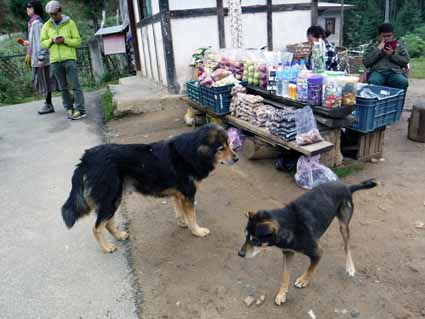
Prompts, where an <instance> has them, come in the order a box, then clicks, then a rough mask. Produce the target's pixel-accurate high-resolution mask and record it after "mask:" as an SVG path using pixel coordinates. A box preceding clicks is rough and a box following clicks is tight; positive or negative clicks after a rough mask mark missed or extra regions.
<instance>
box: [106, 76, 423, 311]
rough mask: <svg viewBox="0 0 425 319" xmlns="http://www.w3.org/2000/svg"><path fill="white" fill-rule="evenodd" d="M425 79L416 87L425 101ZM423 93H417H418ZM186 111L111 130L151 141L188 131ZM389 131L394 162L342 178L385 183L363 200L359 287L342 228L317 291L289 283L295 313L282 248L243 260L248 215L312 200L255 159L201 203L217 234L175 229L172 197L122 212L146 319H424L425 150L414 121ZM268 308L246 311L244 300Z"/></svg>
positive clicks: (216, 184)
mask: <svg viewBox="0 0 425 319" xmlns="http://www.w3.org/2000/svg"><path fill="white" fill-rule="evenodd" d="M424 84H425V82H423V83H422V82H415V83H414V85H413V87H412V83H411V92H412V96H411V97H410V98H409V100H408V102H407V104H408V108H410V106H411V104H412V103H413V102H415V101H416V100H417V99H418V98H419V97H420V95H419V94H420V93H418V92H420V90H421V88H423V85H424ZM415 94H416V95H415ZM183 112H184V109H182V108H176V109H175V110H168V111H163V112H159V113H150V114H147V115H144V116H138V117H129V118H124V119H120V120H116V121H113V122H111V123H110V124H109V125H108V128H109V136H110V139H111V141H113V142H119V143H145V142H151V141H155V140H158V139H162V138H168V137H170V136H174V135H176V134H178V133H181V132H184V131H188V130H190V128H187V127H185V126H184V125H183V121H182V115H183ZM409 115H410V113H409V112H404V113H403V116H402V121H401V122H400V123H399V124H395V125H393V126H391V127H389V128H388V129H387V131H386V136H385V147H384V152H385V155H384V157H385V162H379V163H377V164H373V163H368V164H366V165H365V168H364V170H362V171H360V172H358V173H356V174H355V175H352V176H350V177H348V178H346V179H345V181H346V182H348V183H355V182H359V181H361V180H364V179H366V178H371V177H376V178H377V179H379V180H380V181H381V186H380V187H378V188H375V189H372V190H367V191H362V192H358V193H356V194H355V196H354V203H355V207H356V208H355V213H354V217H353V220H352V222H351V234H352V240H351V243H352V254H353V259H354V262H355V265H356V268H357V274H356V277H354V278H349V277H348V276H347V275H346V274H345V258H344V251H343V245H342V239H341V235H340V234H339V231H338V226H337V223H336V222H334V223H333V224H332V225H331V227H330V229H329V230H328V232H327V233H326V234H325V235H324V237H323V239H322V246H323V247H324V256H323V258H322V261H321V262H320V264H319V267H318V269H317V272H316V275H315V278H314V279H313V281H312V282H311V284H310V286H308V287H307V288H304V289H298V288H295V287H294V286H292V287H291V288H290V290H289V294H288V299H287V302H286V304H284V305H283V306H281V307H278V306H276V305H275V304H274V296H275V294H276V292H277V289H278V287H279V284H280V278H281V269H282V257H281V252H280V251H278V250H277V249H276V250H275V251H271V252H268V253H265V254H262V255H260V256H257V257H256V258H255V259H242V258H240V257H239V256H238V250H239V248H240V246H241V245H242V243H243V240H244V232H243V231H244V227H245V225H246V217H245V213H246V212H247V211H248V210H256V209H260V208H277V207H281V206H283V205H285V204H287V203H288V202H289V201H291V200H293V199H295V198H296V197H297V196H299V195H300V194H302V193H303V190H302V189H300V188H298V187H297V186H296V185H295V183H294V181H293V178H292V177H291V176H289V175H288V174H285V173H282V172H278V171H276V170H275V168H274V164H273V162H272V161H255V162H253V161H248V160H246V159H244V158H241V160H240V161H239V162H238V163H237V164H236V165H234V166H231V167H225V166H222V167H219V168H218V169H217V170H215V171H214V172H213V173H212V174H211V176H210V177H209V178H208V179H206V180H205V181H204V182H203V183H202V185H201V188H200V192H199V193H198V196H197V212H198V220H199V224H200V225H201V226H205V227H208V228H209V229H210V230H211V235H210V236H208V237H207V238H196V237H194V236H192V235H191V234H190V232H189V231H188V230H185V229H181V228H179V227H177V225H176V223H175V218H174V211H173V207H172V203H171V201H170V200H165V199H153V198H143V197H141V196H140V195H136V194H129V195H128V196H127V199H126V200H125V201H124V203H123V205H122V207H121V210H122V211H123V212H124V214H126V215H127V217H128V219H129V230H130V236H131V254H132V260H133V262H134V265H133V266H134V267H135V271H136V273H137V275H138V279H139V284H140V287H141V288H142V290H143V299H144V300H143V302H141V303H140V308H141V309H140V310H141V313H142V317H143V318H146V319H151V318H152V319H153V318H155V319H156V318H170V319H191V318H200V319H215V318H232V319H233V318H247V319H249V318H252V319H254V318H310V316H309V314H308V312H309V311H310V310H313V312H314V314H315V315H316V317H317V318H319V319H320V318H329V319H331V318H332V319H333V318H335V319H337V318H338V319H339V318H367V319H372V318H382V319H388V318H421V317H425V304H424V300H425V299H424V296H425V249H424V248H425V229H419V228H416V227H415V223H416V222H417V221H424V222H425V188H424V185H425V144H420V143H414V142H411V141H409V140H408V139H407V138H406V135H407V118H408V116H409ZM307 266H308V259H307V258H306V257H304V256H302V255H297V256H296V257H295V259H294V261H293V263H292V264H291V265H290V270H291V282H292V283H293V282H294V280H295V278H296V277H297V276H299V275H301V274H302V273H303V272H304V270H305V269H306V267H307ZM261 295H265V296H266V298H265V301H264V302H263V303H262V304H261V305H256V304H253V305H251V306H250V307H247V306H246V305H245V304H244V302H243V300H244V299H245V298H246V297H247V296H252V297H254V298H256V299H257V298H259V297H260V296H261Z"/></svg>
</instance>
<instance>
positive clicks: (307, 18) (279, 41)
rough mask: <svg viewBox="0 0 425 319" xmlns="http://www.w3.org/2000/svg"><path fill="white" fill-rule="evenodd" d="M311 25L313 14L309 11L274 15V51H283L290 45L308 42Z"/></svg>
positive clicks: (276, 13)
mask: <svg viewBox="0 0 425 319" xmlns="http://www.w3.org/2000/svg"><path fill="white" fill-rule="evenodd" d="M310 25H311V12H310V11H307V10H305V11H287V12H275V13H273V49H274V50H282V49H283V48H286V45H288V44H294V43H300V42H304V41H307V38H306V32H307V29H308V28H309V27H310Z"/></svg>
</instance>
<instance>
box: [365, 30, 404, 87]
mask: <svg viewBox="0 0 425 319" xmlns="http://www.w3.org/2000/svg"><path fill="white" fill-rule="evenodd" d="M393 32H394V28H393V26H392V24H390V23H384V24H382V25H380V26H379V28H378V43H375V44H373V45H372V46H370V47H369V48H368V49H367V50H366V52H365V54H364V56H363V64H364V65H365V66H366V67H367V68H368V70H369V74H368V78H367V83H369V84H376V85H384V86H389V87H394V88H398V89H403V90H406V89H407V86H408V85H409V82H408V81H407V78H406V77H405V76H404V74H403V70H402V69H403V68H406V67H407V64H408V63H409V54H408V53H407V50H406V48H405V47H404V46H403V44H402V43H400V42H397V41H396V40H395V38H394V33H393Z"/></svg>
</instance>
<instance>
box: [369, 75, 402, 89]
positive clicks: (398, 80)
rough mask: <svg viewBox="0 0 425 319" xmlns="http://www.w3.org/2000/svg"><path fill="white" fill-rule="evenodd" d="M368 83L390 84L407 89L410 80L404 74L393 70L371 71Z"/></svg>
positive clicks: (390, 85) (393, 86)
mask: <svg viewBox="0 0 425 319" xmlns="http://www.w3.org/2000/svg"><path fill="white" fill-rule="evenodd" d="M367 83H369V84H375V85H382V86H389V87H392V88H396V89H402V90H406V89H407V87H408V86H409V81H408V80H407V78H406V77H405V76H404V75H403V74H401V73H395V72H393V71H391V70H387V71H372V72H370V73H369V75H368V77H367Z"/></svg>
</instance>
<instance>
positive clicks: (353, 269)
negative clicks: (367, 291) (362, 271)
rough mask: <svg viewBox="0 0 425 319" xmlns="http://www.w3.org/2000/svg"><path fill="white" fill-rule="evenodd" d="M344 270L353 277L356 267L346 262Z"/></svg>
mask: <svg viewBox="0 0 425 319" xmlns="http://www.w3.org/2000/svg"><path fill="white" fill-rule="evenodd" d="M345 271H346V272H347V274H348V276H349V277H354V276H355V275H356V269H355V268H354V265H352V264H347V267H346V269H345Z"/></svg>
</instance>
